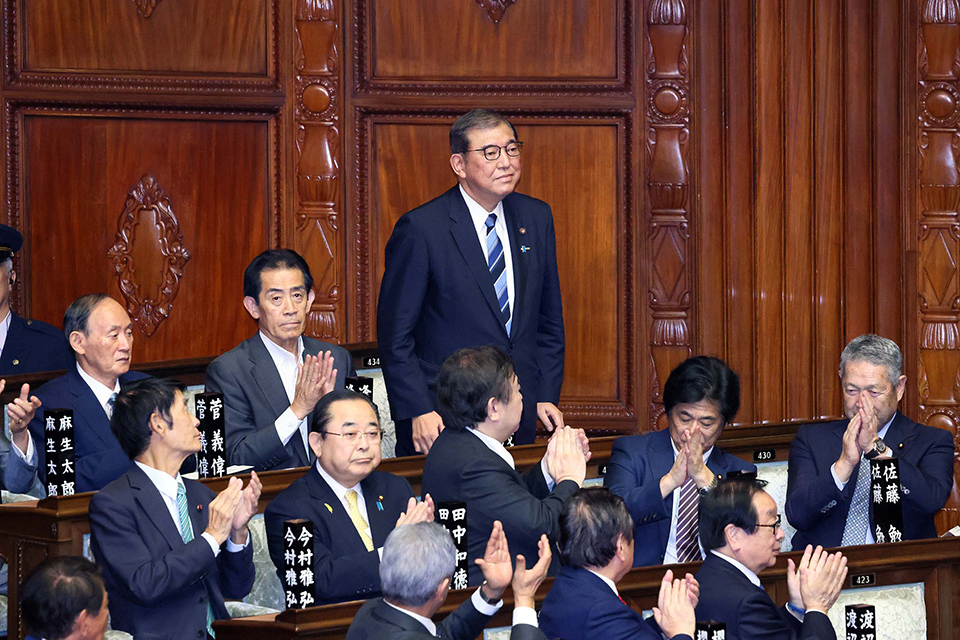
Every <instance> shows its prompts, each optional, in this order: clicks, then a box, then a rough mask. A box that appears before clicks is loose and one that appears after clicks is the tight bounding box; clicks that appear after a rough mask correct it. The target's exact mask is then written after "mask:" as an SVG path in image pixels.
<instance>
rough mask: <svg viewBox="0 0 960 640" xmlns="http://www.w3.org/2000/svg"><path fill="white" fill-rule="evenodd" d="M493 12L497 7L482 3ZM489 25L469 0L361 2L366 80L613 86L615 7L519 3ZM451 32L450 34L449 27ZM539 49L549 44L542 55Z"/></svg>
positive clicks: (603, 2) (606, 2)
mask: <svg viewBox="0 0 960 640" xmlns="http://www.w3.org/2000/svg"><path fill="white" fill-rule="evenodd" d="M490 4H492V5H495V4H497V3H490ZM503 4H506V5H508V6H507V9H506V10H505V11H504V12H503V17H502V18H501V19H500V21H499V22H498V23H497V24H496V25H494V24H492V20H491V18H490V16H489V15H488V14H487V13H486V12H485V11H484V10H483V9H482V8H481V7H480V6H478V3H477V2H476V1H475V0H418V2H417V5H416V8H415V9H413V8H412V7H411V5H410V3H409V2H407V1H405V0H379V1H377V2H368V3H365V5H366V6H367V7H368V16H369V18H368V19H369V21H370V25H369V29H370V33H369V37H370V40H371V42H372V44H373V51H372V53H373V59H372V60H371V61H370V80H373V81H387V80H394V81H398V80H399V81H408V82H409V81H411V80H414V79H415V80H416V81H418V82H422V81H444V80H446V81H451V80H452V81H454V82H457V83H463V82H468V81H473V82H476V83H480V84H490V83H496V84H503V83H505V82H510V81H512V80H513V81H515V80H526V81H534V82H545V81H546V82H552V83H571V82H578V81H587V80H606V81H610V80H616V79H617V74H618V70H619V68H620V60H621V57H622V56H623V54H624V52H623V51H622V49H621V48H620V45H621V43H620V42H619V40H620V39H619V31H620V21H621V20H622V15H623V12H622V10H621V8H620V7H621V5H622V3H621V2H619V1H617V2H611V1H610V0H524V1H523V2H517V3H516V4H515V5H513V6H510V5H511V3H503ZM454 25H455V28H452V27H453V26H454ZM544 43H550V46H549V50H550V52H549V55H545V51H544Z"/></svg>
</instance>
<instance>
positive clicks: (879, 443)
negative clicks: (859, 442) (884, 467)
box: [863, 438, 887, 460]
mask: <svg viewBox="0 0 960 640" xmlns="http://www.w3.org/2000/svg"><path fill="white" fill-rule="evenodd" d="M886 452H887V443H886V442H884V441H883V440H881V439H880V438H877V439H876V440H874V441H873V449H871V450H870V451H865V452H864V453H863V457H864V458H866V459H867V460H873V459H874V458H877V457H879V456H882V455H883V454H884V453H886Z"/></svg>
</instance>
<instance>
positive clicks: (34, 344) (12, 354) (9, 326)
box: [0, 224, 73, 376]
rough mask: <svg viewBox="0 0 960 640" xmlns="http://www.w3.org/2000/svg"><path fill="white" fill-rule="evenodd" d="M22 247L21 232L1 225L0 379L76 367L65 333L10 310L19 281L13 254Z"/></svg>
mask: <svg viewBox="0 0 960 640" xmlns="http://www.w3.org/2000/svg"><path fill="white" fill-rule="evenodd" d="M22 246H23V236H22V235H20V232H19V231H17V230H16V229H14V228H13V227H8V226H7V225H5V224H0V376H17V375H21V374H24V373H35V372H37V371H59V370H61V369H67V368H69V367H71V366H72V365H73V356H72V355H71V354H70V347H69V346H68V345H67V341H66V339H64V337H63V332H62V331H60V330H59V329H57V328H56V327H54V326H52V325H49V324H47V323H46V322H40V321H39V320H30V319H27V318H21V317H20V316H18V315H17V314H15V313H14V312H13V311H12V310H11V309H10V294H11V293H12V291H13V285H14V284H15V283H16V281H17V272H16V271H14V270H13V254H15V253H16V252H17V251H19V250H20V247H22Z"/></svg>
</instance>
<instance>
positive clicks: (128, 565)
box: [90, 465, 254, 640]
mask: <svg viewBox="0 0 960 640" xmlns="http://www.w3.org/2000/svg"><path fill="white" fill-rule="evenodd" d="M183 484H184V488H185V489H186V491H187V504H188V513H189V514H190V522H191V525H192V526H193V532H194V536H195V537H194V539H193V540H192V541H190V542H187V543H184V542H183V538H182V537H181V536H180V532H179V531H178V530H177V525H176V523H174V521H173V518H172V517H171V515H170V511H169V510H168V509H167V505H166V503H165V502H164V499H163V496H161V495H160V492H159V491H158V490H157V488H156V487H155V486H154V484H153V483H152V482H151V481H150V479H149V478H148V477H147V474H145V473H144V472H143V471H142V470H141V469H140V468H139V467H137V466H136V465H131V468H130V471H129V472H127V473H126V474H124V475H123V476H121V477H120V478H118V479H117V480H115V481H113V482H111V483H110V484H109V485H107V486H106V487H104V488H103V489H102V490H101V491H98V492H97V493H96V494H95V495H94V496H93V498H92V499H91V500H90V533H91V534H92V537H91V545H92V549H93V555H94V556H95V557H96V559H97V563H98V564H99V565H100V566H101V567H102V568H103V581H104V584H106V587H107V592H108V593H109V595H110V618H111V624H112V627H113V628H114V629H119V630H121V631H126V632H127V633H130V634H133V636H134V637H135V638H137V640H141V639H142V640H147V639H148V638H153V639H157V640H159V639H160V638H168V639H170V640H183V639H184V638H196V637H198V636H199V637H206V627H207V601H208V600H209V602H210V604H211V605H212V607H213V612H214V615H215V616H216V618H217V619H218V620H221V619H224V618H229V617H230V616H229V614H228V613H227V609H226V607H225V606H224V604H223V600H224V598H232V599H240V598H243V597H244V596H246V595H247V594H248V593H249V592H250V588H251V587H252V586H253V578H254V567H253V544H252V543H251V544H248V545H247V546H246V548H244V549H243V550H242V551H238V552H235V553H230V552H228V551H227V550H226V548H225V547H221V551H220V555H219V556H217V557H214V555H213V551H212V550H211V549H210V545H209V544H208V543H207V541H206V540H205V539H204V538H203V537H202V536H201V535H200V534H202V533H203V531H204V530H205V529H206V528H207V523H208V520H209V509H207V507H208V506H209V504H210V501H211V500H212V499H213V498H214V493H213V492H212V491H211V490H210V489H208V488H206V487H205V486H203V485H202V484H200V483H199V482H195V481H193V480H184V481H183Z"/></svg>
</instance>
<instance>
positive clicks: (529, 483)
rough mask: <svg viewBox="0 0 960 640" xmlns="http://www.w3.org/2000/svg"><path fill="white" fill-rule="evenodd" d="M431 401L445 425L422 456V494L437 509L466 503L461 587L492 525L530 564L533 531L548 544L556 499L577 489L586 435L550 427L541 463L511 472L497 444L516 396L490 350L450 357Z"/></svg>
mask: <svg viewBox="0 0 960 640" xmlns="http://www.w3.org/2000/svg"><path fill="white" fill-rule="evenodd" d="M437 401H438V404H439V407H440V415H442V416H443V422H444V424H445V425H446V426H447V428H446V429H445V430H444V431H443V432H442V433H441V434H440V436H439V437H438V438H437V440H436V442H435V443H434V446H433V447H432V448H431V449H430V453H429V454H428V455H427V461H426V463H425V464H424V467H423V490H424V491H425V492H428V493H430V495H432V496H433V499H434V501H435V502H436V504H437V505H440V504H441V503H443V502H450V501H463V502H466V505H467V507H466V508H467V534H466V535H467V554H468V556H467V557H468V566H469V584H471V585H476V584H480V580H481V579H482V576H481V572H480V568H479V567H477V566H476V565H475V564H474V560H475V559H477V558H480V557H482V556H483V552H484V541H485V540H486V539H487V535H486V532H487V531H489V530H490V528H491V527H492V526H493V522H494V521H495V520H499V521H500V522H502V523H503V530H504V531H505V532H506V534H507V537H508V538H509V539H510V540H511V541H512V544H513V551H514V552H515V553H519V554H520V555H522V556H524V557H525V558H526V560H527V563H528V564H532V562H533V559H534V558H536V557H537V541H538V540H539V539H540V536H541V534H546V535H547V537H548V538H549V539H550V541H551V543H552V544H555V543H556V541H557V538H558V533H559V529H558V524H557V523H558V519H559V517H560V509H561V507H562V506H563V501H564V500H565V499H566V498H567V497H569V496H571V495H573V493H574V492H576V491H577V489H579V488H580V485H582V484H583V480H584V476H585V475H586V463H587V460H588V459H589V447H588V444H587V440H586V436H584V435H583V431H580V430H578V429H571V428H570V427H562V428H560V429H557V431H556V433H555V434H554V437H553V438H551V440H550V444H549V445H548V446H547V454H546V455H545V456H544V458H543V460H542V461H541V463H540V464H538V465H536V467H534V468H533V469H531V470H530V471H529V472H528V473H526V474H525V475H523V476H521V475H520V474H519V473H517V471H516V469H515V468H514V461H513V456H511V455H510V453H509V452H508V451H507V449H506V448H504V446H503V443H504V442H505V441H506V440H507V438H509V437H510V436H511V435H512V434H513V433H514V432H515V431H516V430H517V425H518V424H519V421H520V413H521V412H522V411H523V394H521V393H520V384H519V382H518V381H517V375H516V374H515V373H514V369H513V362H512V361H511V360H510V357H509V356H508V355H507V354H505V353H504V352H503V351H501V350H500V349H498V348H497V347H478V348H475V349H459V350H457V351H455V352H454V353H453V354H451V355H450V357H449V358H447V360H446V361H445V362H444V363H443V366H442V367H440V373H439V374H438V375H437ZM555 568H556V567H554V569H555Z"/></svg>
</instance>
